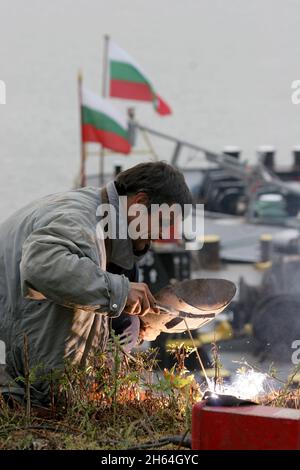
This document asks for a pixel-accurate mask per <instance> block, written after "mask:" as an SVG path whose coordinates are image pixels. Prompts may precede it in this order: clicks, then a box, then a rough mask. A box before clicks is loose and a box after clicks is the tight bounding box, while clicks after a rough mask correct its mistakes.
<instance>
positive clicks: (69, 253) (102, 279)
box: [20, 213, 130, 317]
mask: <svg viewBox="0 0 300 470" xmlns="http://www.w3.org/2000/svg"><path fill="white" fill-rule="evenodd" d="M93 250H94V251H96V242H95V239H93V235H92V233H91V232H89V231H88V230H84V229H83V225H82V222H81V223H80V224H79V223H78V220H77V215H76V214H75V215H74V214H70V213H69V214H68V215H66V214H57V216H56V217H55V218H54V219H53V220H52V221H50V222H49V223H48V224H47V225H45V226H42V227H39V228H36V230H34V231H33V232H32V233H31V235H30V236H29V237H28V238H27V239H26V241H25V243H24V245H23V250H22V260H21V264H20V272H21V285H22V291H23V294H24V296H28V294H29V292H30V289H34V290H35V291H38V292H40V293H42V294H43V295H44V296H45V297H46V298H47V299H48V300H52V301H53V302H55V303H58V304H61V305H66V306H70V307H78V308H82V309H84V310H87V311H94V312H95V311H97V310H98V311H101V312H107V314H108V315H110V316H112V317H116V316H118V315H120V313H121V312H122V310H123V308H124V306H125V304H126V301H127V296H128V292H129V288H130V283H129V281H128V279H127V278H126V277H125V276H120V275H117V274H111V273H108V272H106V271H104V270H102V269H101V268H100V267H99V266H98V265H97V263H96V262H95V261H94V260H92V259H91V258H90V257H89V256H87V253H88V252H90V253H92V251H93Z"/></svg>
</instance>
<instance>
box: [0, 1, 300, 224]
mask: <svg viewBox="0 0 300 470" xmlns="http://www.w3.org/2000/svg"><path fill="white" fill-rule="evenodd" d="M299 15H300V2H299V1H297V0H252V1H251V2H250V1H249V0H226V1H225V0H219V1H218V0H185V1H182V0H163V1H162V0H151V1H149V0H148V1H146V0H109V1H108V0H106V1H104V0H52V1H51V2H50V1H46V0H26V1H24V0H0V79H1V80H4V81H5V82H6V85H7V104H6V105H5V106H4V105H0V165H1V166H0V220H2V219H3V218H4V217H6V216H7V215H8V214H10V213H11V212H12V211H13V210H15V209H17V208H18V207H20V206H21V205H22V204H24V203H26V202H28V201H30V200H32V199H34V198H36V197H39V196H41V195H44V194H47V193H51V192H55V191H61V190H64V189H67V188H69V187H71V185H72V183H73V178H74V176H75V174H76V172H77V170H78V163H79V136H78V103H77V83H76V76H77V70H78V67H82V69H83V71H84V76H85V84H86V86H87V87H89V88H91V89H92V90H94V91H98V90H99V91H100V87H101V65H102V36H103V34H105V33H110V34H111V35H112V37H113V38H114V39H115V40H116V41H117V42H118V43H119V44H120V45H121V46H122V47H123V48H124V49H126V50H127V51H129V52H130V53H131V54H132V55H133V56H134V57H135V58H136V60H138V61H139V62H140V63H141V64H142V65H143V67H144V69H146V70H147V71H148V73H149V75H150V77H152V78H153V80H154V81H155V82H156V85H157V89H158V91H159V93H160V94H161V95H162V96H163V97H164V98H166V100H168V101H169V103H170V104H171V106H172V107H173V110H174V114H173V116H172V117H170V118H160V117H158V116H157V115H156V114H155V113H154V112H153V110H152V108H151V106H150V105H148V104H140V105H138V107H137V117H138V119H139V120H140V121H141V122H143V123H146V124H148V125H151V126H153V127H154V128H157V129H160V130H163V131H166V132H170V133H172V134H175V135H178V136H182V137H183V138H185V139H188V140H191V141H194V142H198V143H200V144H202V145H204V146H207V147H210V148H212V149H215V150H220V149H222V147H223V145H226V144H236V145H239V146H240V147H241V148H242V149H243V155H244V157H245V158H247V159H252V158H254V150H255V148H256V146H257V145H259V144H274V145H275V146H276V147H277V149H278V159H279V160H280V162H281V163H284V162H287V163H288V162H289V161H290V148H291V147H292V146H293V145H294V144H299V143H300V105H299V106H295V105H292V104H291V100H290V95H291V90H290V86H291V82H292V80H294V79H300V31H299ZM116 105H118V106H120V107H121V108H125V102H124V101H123V102H117V101H116ZM155 145H156V149H157V151H158V153H159V155H160V157H162V158H168V156H169V151H170V148H167V146H162V145H160V144H159V143H157V142H155ZM190 156H192V155H190ZM136 160H138V158H135V160H134V161H136ZM109 161H110V162H111V159H110V160H109ZM132 161H133V160H128V158H127V159H126V158H124V157H123V159H122V163H123V164H128V163H129V162H132ZM96 162H97V159H96V157H94V159H93V161H91V164H93V165H94V164H95V163H96Z"/></svg>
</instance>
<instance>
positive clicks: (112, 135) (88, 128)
mask: <svg viewBox="0 0 300 470" xmlns="http://www.w3.org/2000/svg"><path fill="white" fill-rule="evenodd" d="M81 96H82V103H81V109H82V139H83V142H98V143H100V144H102V146H103V147H105V148H108V149H111V150H113V151H115V152H118V153H126V154H127V153H129V152H130V150H131V146H130V143H129V140H128V129H127V122H126V119H125V118H124V116H122V114H120V113H119V112H118V111H117V110H116V109H115V108H114V107H113V106H112V105H111V103H110V102H109V101H108V100H107V99H105V98H101V97H100V96H98V95H96V94H94V93H92V92H91V91H88V90H86V89H84V88H82V91H81Z"/></svg>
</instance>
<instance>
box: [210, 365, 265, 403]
mask: <svg viewBox="0 0 300 470" xmlns="http://www.w3.org/2000/svg"><path fill="white" fill-rule="evenodd" d="M269 380H270V379H269V377H268V375H267V374H264V373H262V372H256V371H255V370H253V369H249V370H245V369H242V370H239V371H237V374H236V376H235V378H234V380H233V382H232V383H231V384H218V383H217V384H215V383H214V382H213V381H212V380H209V390H210V391H211V392H212V393H214V394H216V396H217V394H223V395H233V396H235V397H237V398H241V399H243V400H255V399H257V398H258V397H260V396H262V395H264V394H265V393H267V391H269V390H270V384H269Z"/></svg>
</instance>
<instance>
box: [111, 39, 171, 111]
mask: <svg viewBox="0 0 300 470" xmlns="http://www.w3.org/2000/svg"><path fill="white" fill-rule="evenodd" d="M108 60H109V73H110V89H109V94H110V96H113V97H115V98H125V99H128V100H139V101H151V102H152V103H153V105H154V108H155V110H156V111H157V112H158V113H159V114H161V115H162V116H165V115H167V114H171V112H172V111H171V108H170V107H169V105H168V104H167V103H166V102H165V101H163V99H162V98H161V97H160V96H159V95H158V94H157V93H156V91H155V89H154V87H153V85H152V83H151V81H150V80H149V78H148V77H147V75H146V74H145V72H144V71H143V70H142V68H141V67H140V66H139V65H138V64H137V63H136V62H135V60H134V59H133V58H132V57H131V56H130V55H129V54H127V52H125V51H123V49H121V48H120V47H119V46H118V45H117V44H116V43H114V42H113V41H111V40H109V45H108Z"/></svg>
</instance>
